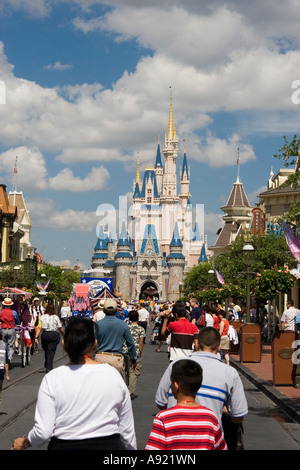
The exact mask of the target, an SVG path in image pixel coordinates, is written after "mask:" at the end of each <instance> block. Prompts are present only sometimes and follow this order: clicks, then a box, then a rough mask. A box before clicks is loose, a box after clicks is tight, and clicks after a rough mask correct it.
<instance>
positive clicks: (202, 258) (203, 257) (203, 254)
mask: <svg viewBox="0 0 300 470" xmlns="http://www.w3.org/2000/svg"><path fill="white" fill-rule="evenodd" d="M206 261H208V258H207V256H206V251H205V245H204V243H203V245H202V248H201V253H200V256H199V259H198V262H199V263H205V262H206Z"/></svg>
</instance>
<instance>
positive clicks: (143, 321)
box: [138, 307, 150, 344]
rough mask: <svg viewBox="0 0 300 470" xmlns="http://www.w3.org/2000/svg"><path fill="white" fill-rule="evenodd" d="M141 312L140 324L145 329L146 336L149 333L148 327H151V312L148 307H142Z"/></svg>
mask: <svg viewBox="0 0 300 470" xmlns="http://www.w3.org/2000/svg"><path fill="white" fill-rule="evenodd" d="M138 312H139V321H138V325H140V326H142V327H143V328H144V330H145V337H146V333H147V328H149V319H150V315H149V312H148V310H147V309H146V308H144V307H142V308H140V309H139V310H138ZM145 342H146V340H145V338H144V344H145Z"/></svg>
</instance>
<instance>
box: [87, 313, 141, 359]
mask: <svg viewBox="0 0 300 470" xmlns="http://www.w3.org/2000/svg"><path fill="white" fill-rule="evenodd" d="M97 325H98V331H97V332H96V339H97V351H96V352H98V351H102V352H114V353H118V354H122V351H123V344H124V341H125V342H126V345H127V348H128V354H129V357H130V360H131V362H136V359H137V357H136V350H135V345H134V341H133V338H132V336H131V333H130V329H129V326H128V325H127V323H126V322H123V321H120V320H119V319H118V318H117V317H116V316H115V315H106V316H105V317H104V318H103V319H102V320H99V321H98V322H97Z"/></svg>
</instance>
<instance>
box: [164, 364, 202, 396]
mask: <svg viewBox="0 0 300 470" xmlns="http://www.w3.org/2000/svg"><path fill="white" fill-rule="evenodd" d="M202 376H203V374H202V367H201V366H200V364H198V362H196V361H193V360H192V359H179V360H178V361H175V362H174V363H173V365H172V371H171V381H172V382H177V383H178V385H179V387H180V389H181V390H182V392H183V393H184V394H185V395H196V393H197V391H198V390H199V388H200V387H201V384H202Z"/></svg>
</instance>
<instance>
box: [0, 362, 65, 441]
mask: <svg viewBox="0 0 300 470" xmlns="http://www.w3.org/2000/svg"><path fill="white" fill-rule="evenodd" d="M66 357H67V356H66V354H64V353H62V354H60V355H59V357H57V358H56V359H55V360H54V365H55V366H58V365H61V364H65V363H66ZM38 362H39V364H36V365H35V366H33V367H32V365H29V366H26V367H25V368H22V369H21V370H17V374H18V376H16V377H14V378H13V377H12V376H11V374H10V376H11V378H10V380H9V381H7V380H5V385H4V386H3V392H2V405H1V407H0V433H2V432H4V431H5V430H7V429H8V428H9V427H10V426H11V425H13V424H14V423H15V422H16V421H18V419H20V418H22V417H23V416H24V415H25V414H26V413H28V412H29V411H30V410H31V409H32V408H33V407H34V406H35V405H36V402H37V392H38V388H39V384H40V383H41V380H42V378H43V377H44V371H45V368H44V365H43V361H42V363H41V361H40V360H39V361H38ZM31 364H32V363H31ZM15 368H16V369H17V367H16V366H15ZM10 372H11V371H10ZM20 374H22V375H20ZM4 394H5V395H4ZM2 410H3V411H4V412H3V413H2Z"/></svg>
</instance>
